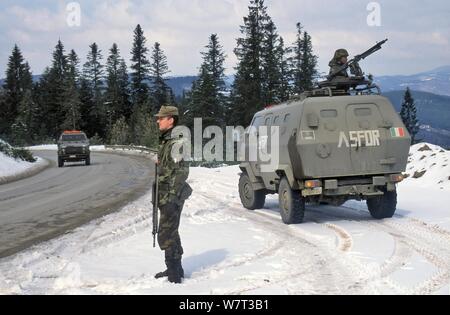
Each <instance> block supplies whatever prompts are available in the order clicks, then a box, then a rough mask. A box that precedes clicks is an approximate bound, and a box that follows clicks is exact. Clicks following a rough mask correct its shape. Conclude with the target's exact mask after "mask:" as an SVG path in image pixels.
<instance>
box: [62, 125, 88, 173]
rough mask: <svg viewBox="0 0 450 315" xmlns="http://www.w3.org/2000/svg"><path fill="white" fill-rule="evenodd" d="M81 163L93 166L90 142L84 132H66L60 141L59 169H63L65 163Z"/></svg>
mask: <svg viewBox="0 0 450 315" xmlns="http://www.w3.org/2000/svg"><path fill="white" fill-rule="evenodd" d="M79 161H85V163H86V165H90V164H91V151H90V149H89V140H88V138H87V137H86V134H85V133H84V132H81V131H78V130H71V131H64V132H63V133H62V134H61V137H60V138H59V141H58V167H63V166H64V162H79Z"/></svg>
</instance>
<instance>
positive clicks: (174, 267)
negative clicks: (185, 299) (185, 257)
mask: <svg viewBox="0 0 450 315" xmlns="http://www.w3.org/2000/svg"><path fill="white" fill-rule="evenodd" d="M167 277H168V279H169V282H171V283H181V279H182V278H183V277H184V271H183V267H182V266H181V259H173V260H170V261H168V266H167Z"/></svg>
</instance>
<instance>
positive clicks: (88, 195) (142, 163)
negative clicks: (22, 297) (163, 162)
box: [0, 151, 153, 258]
mask: <svg viewBox="0 0 450 315" xmlns="http://www.w3.org/2000/svg"><path fill="white" fill-rule="evenodd" d="M34 154H35V155H36V156H40V157H43V158H45V159H48V160H50V161H51V167H50V168H48V169H47V170H45V171H43V172H42V173H40V174H38V175H36V176H33V177H30V178H27V179H23V180H20V181H17V182H14V183H10V184H5V185H0V258H3V257H6V256H9V255H12V254H15V253H17V252H19V251H21V250H23V249H25V248H27V247H29V246H31V245H35V244H37V243H39V242H42V241H46V240H49V239H51V238H53V237H56V236H58V235H61V234H64V233H66V232H67V231H70V230H72V229H74V228H76V227H78V226H80V225H83V224H85V223H87V222H89V221H91V220H92V219H95V218H98V217H101V216H103V215H105V214H108V213H111V212H113V211H115V210H117V209H119V208H120V207H121V206H123V205H125V204H126V203H128V202H129V201H131V200H134V199H136V198H138V197H139V196H140V195H142V194H143V193H145V192H146V191H148V189H150V186H151V182H152V178H153V164H152V163H151V162H150V160H149V159H146V158H143V157H138V156H131V155H130V156H123V155H116V154H106V153H91V163H92V164H91V165H90V166H87V167H86V166H84V163H67V165H66V167H64V168H58V167H57V163H56V159H57V157H56V152H54V151H36V152H34Z"/></svg>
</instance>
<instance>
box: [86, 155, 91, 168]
mask: <svg viewBox="0 0 450 315" xmlns="http://www.w3.org/2000/svg"><path fill="white" fill-rule="evenodd" d="M89 165H91V157H90V156H88V157H87V159H86V166H89Z"/></svg>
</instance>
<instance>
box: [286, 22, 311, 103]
mask: <svg viewBox="0 0 450 315" xmlns="http://www.w3.org/2000/svg"><path fill="white" fill-rule="evenodd" d="M302 29H303V28H302V25H301V24H300V23H297V39H296V41H295V43H294V46H293V47H292V52H293V54H294V55H293V57H292V58H291V71H292V77H293V78H292V80H293V85H294V86H293V92H294V93H295V94H301V93H303V92H304V91H306V90H310V89H312V88H313V86H314V80H315V79H316V78H317V74H318V70H317V56H315V55H314V53H313V47H312V42H311V36H310V35H309V34H308V32H306V31H305V32H303V31H302Z"/></svg>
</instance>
